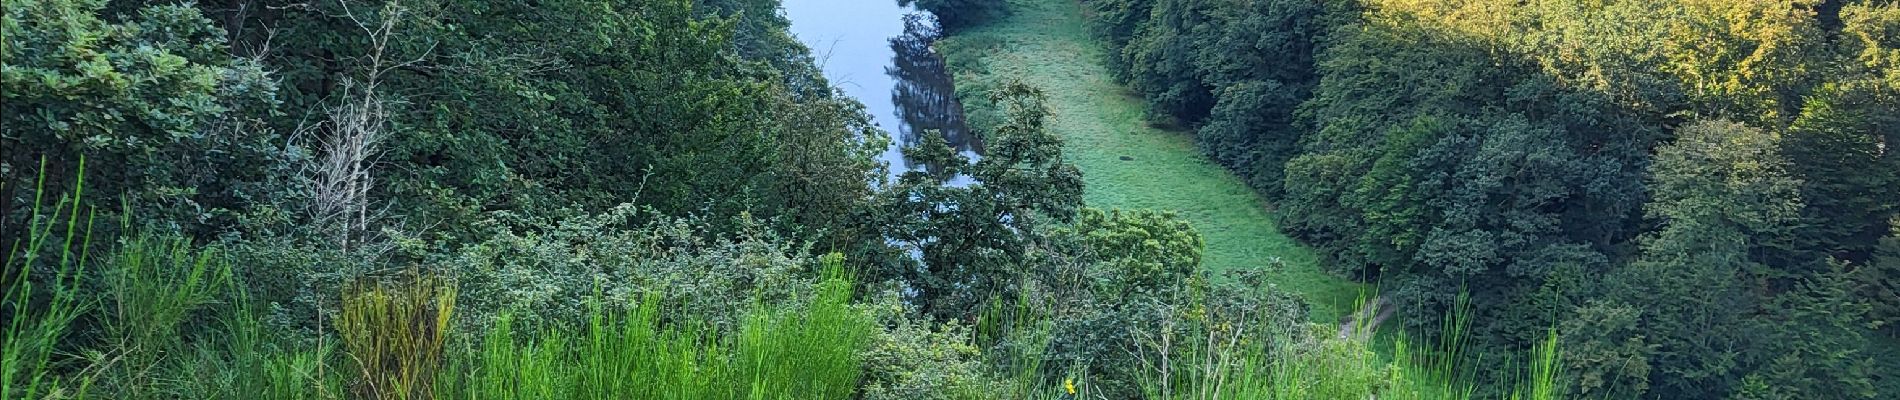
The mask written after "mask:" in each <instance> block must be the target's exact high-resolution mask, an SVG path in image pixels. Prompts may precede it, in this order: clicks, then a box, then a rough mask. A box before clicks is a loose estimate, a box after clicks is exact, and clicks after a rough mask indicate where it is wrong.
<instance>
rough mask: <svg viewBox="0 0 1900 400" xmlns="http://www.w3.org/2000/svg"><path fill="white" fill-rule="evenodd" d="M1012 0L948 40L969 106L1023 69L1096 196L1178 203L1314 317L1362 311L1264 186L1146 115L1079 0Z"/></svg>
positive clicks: (1350, 287) (1097, 199)
mask: <svg viewBox="0 0 1900 400" xmlns="http://www.w3.org/2000/svg"><path fill="white" fill-rule="evenodd" d="M1010 9H1011V13H1010V14H1009V15H1007V16H1004V17H1001V18H999V19H998V20H996V21H994V22H991V23H988V24H984V25H981V26H977V27H974V28H971V29H969V30H966V31H961V32H958V33H957V34H956V35H953V36H950V37H948V38H946V39H944V40H943V41H942V42H939V43H938V44H937V47H938V49H940V51H942V52H943V53H944V57H945V58H946V59H947V61H948V62H949V63H950V66H951V69H952V72H953V73H954V74H955V75H956V76H955V78H956V80H957V86H958V87H957V92H958V94H959V95H960V97H963V98H964V99H965V101H964V107H965V108H981V107H982V106H983V103H984V102H983V101H982V100H981V96H982V94H983V93H987V92H988V88H990V87H994V86H996V85H999V84H1001V83H1002V82H1006V81H1009V80H1012V79H1020V80H1023V81H1025V82H1027V83H1029V84H1031V85H1033V86H1037V87H1041V88H1043V89H1044V90H1045V91H1047V93H1048V95H1049V103H1048V104H1049V107H1050V108H1051V109H1053V111H1054V113H1055V117H1054V120H1053V122H1052V123H1051V127H1052V129H1053V130H1054V131H1055V132H1056V133H1057V134H1058V135H1060V136H1061V137H1062V138H1063V139H1064V140H1065V141H1066V143H1065V147H1064V148H1063V152H1064V154H1065V155H1066V156H1067V157H1068V158H1069V159H1070V160H1072V161H1073V162H1075V163H1076V165H1078V166H1079V167H1081V169H1082V173H1083V179H1084V182H1085V183H1086V184H1087V185H1088V186H1087V190H1086V192H1085V193H1084V199H1085V201H1086V202H1087V203H1088V204H1089V205H1090V206H1094V207H1101V208H1122V209H1143V208H1145V209H1157V210H1173V211H1175V212H1178V213H1180V215H1181V216H1182V217H1185V218H1186V219H1187V220H1188V221H1189V222H1190V223H1192V224H1193V225H1194V228H1195V229H1197V230H1199V231H1200V233H1201V234H1202V235H1204V236H1205V237H1206V240H1207V248H1206V249H1205V250H1204V253H1203V265H1204V266H1205V267H1207V268H1208V269H1210V270H1212V271H1214V272H1219V271H1224V270H1231V269H1239V268H1270V269H1271V270H1270V271H1271V272H1270V274H1269V276H1271V277H1273V278H1272V279H1270V281H1272V282H1276V283H1277V285H1278V286H1280V287H1281V288H1283V289H1286V290H1290V291H1293V292H1295V293H1299V294H1300V295H1302V296H1304V297H1305V298H1306V299H1307V300H1309V301H1310V302H1311V303H1312V304H1313V305H1314V306H1315V307H1314V310H1313V315H1312V317H1313V319H1314V320H1315V321H1334V320H1337V319H1338V317H1339V316H1342V315H1345V314H1347V313H1349V312H1351V307H1352V304H1353V302H1354V300H1355V299H1357V298H1359V297H1360V296H1362V295H1363V294H1364V291H1365V290H1366V287H1365V286H1363V285H1358V284H1355V283H1353V282H1351V281H1348V280H1345V279H1341V278H1339V277H1336V276H1332V275H1329V274H1328V273H1326V271H1325V268H1323V267H1322V266H1321V265H1320V260H1319V257H1318V255H1317V254H1315V253H1314V252H1313V251H1312V249H1310V248H1307V247H1305V246H1304V245H1302V244H1300V243H1299V242H1296V241H1294V240H1293V239H1292V238H1290V237H1287V236H1286V235H1285V234H1283V233H1281V232H1280V230H1279V228H1278V226H1277V225H1276V223H1275V221H1276V217H1275V215H1274V213H1273V210H1272V208H1271V206H1270V205H1269V204H1268V203H1267V202H1266V200H1265V199H1264V198H1262V197H1261V196H1260V194H1259V193H1257V192H1255V191H1254V190H1253V189H1251V188H1249V187H1247V185H1246V184H1245V183H1243V182H1242V181H1241V179H1240V178H1239V177H1237V176H1235V175H1234V174H1233V173H1232V172H1229V171H1227V170H1226V169H1224V168H1221V166H1220V165H1217V164H1214V163H1213V162H1210V161H1208V160H1207V159H1206V158H1205V157H1202V155H1201V153H1200V152H1199V151H1198V150H1197V149H1196V148H1195V146H1194V138H1193V137H1191V136H1190V135H1191V134H1190V133H1189V132H1186V131H1181V130H1173V129H1166V128H1162V127H1155V126H1150V124H1148V123H1147V122H1146V120H1145V119H1144V117H1143V113H1142V109H1143V106H1142V102H1141V99H1140V98H1138V97H1136V95H1135V94H1133V93H1131V92H1129V91H1128V90H1127V89H1126V88H1125V87H1123V86H1122V85H1121V84H1119V83H1117V82H1116V81H1115V77H1114V75H1113V74H1112V73H1111V72H1109V70H1108V68H1107V67H1106V66H1105V64H1104V63H1105V59H1104V57H1105V55H1104V54H1103V50H1102V48H1101V46H1100V45H1099V44H1098V43H1097V41H1096V39H1095V38H1094V37H1092V36H1091V35H1090V33H1089V31H1088V28H1087V26H1086V24H1085V21H1084V19H1083V15H1082V13H1083V9H1082V7H1081V6H1080V5H1079V4H1077V3H1075V2H1073V1H1069V0H1015V1H1012V2H1011V4H1010ZM986 113H988V111H985V110H981V109H973V110H971V114H972V119H973V122H974V123H976V124H978V125H979V126H981V124H983V120H984V118H985V117H986Z"/></svg>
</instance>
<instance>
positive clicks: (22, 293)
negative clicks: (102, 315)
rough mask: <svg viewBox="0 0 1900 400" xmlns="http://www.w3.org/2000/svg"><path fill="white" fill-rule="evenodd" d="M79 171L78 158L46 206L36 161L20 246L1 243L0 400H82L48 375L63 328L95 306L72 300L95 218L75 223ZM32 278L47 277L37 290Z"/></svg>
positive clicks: (81, 388)
mask: <svg viewBox="0 0 1900 400" xmlns="http://www.w3.org/2000/svg"><path fill="white" fill-rule="evenodd" d="M85 170H86V161H85V159H80V161H79V169H78V171H77V172H76V173H75V176H78V177H80V178H78V179H77V180H76V181H75V183H74V184H73V192H72V193H69V194H65V195H61V196H60V197H59V199H57V200H55V201H53V203H52V206H51V207H46V205H47V203H46V198H45V195H46V190H45V188H46V174H45V171H46V161H45V160H44V159H42V160H40V171H41V172H40V176H39V178H38V180H37V182H36V183H35V186H34V195H33V209H32V211H31V215H30V217H29V218H28V219H27V220H26V226H25V227H24V228H25V231H26V232H25V237H24V238H23V239H24V242H20V241H16V242H14V243H9V244H7V245H8V246H9V248H8V250H7V255H6V263H5V268H4V269H0V275H7V276H5V277H4V278H0V281H4V287H5V288H6V294H5V295H4V298H0V300H4V305H0V317H4V318H5V319H6V322H5V323H4V326H5V329H6V330H5V332H3V333H5V337H4V338H0V399H18V398H34V399H37V398H46V397H81V396H84V394H85V391H86V389H87V385H86V383H85V382H83V381H80V382H71V381H61V380H60V379H57V377H56V376H54V374H53V373H52V372H53V371H54V370H55V369H57V368H58V367H59V365H56V361H55V360H56V357H55V351H57V349H58V348H59V345H60V342H61V340H62V339H64V338H65V337H66V335H67V330H68V328H70V327H71V326H72V324H73V321H74V320H76V319H78V318H79V317H80V316H81V315H83V314H84V313H86V312H87V311H88V310H91V309H92V307H93V306H94V304H93V303H92V302H91V301H90V300H88V299H85V298H83V297H82V296H80V294H79V291H80V279H81V277H82V276H83V274H85V270H86V255H87V254H88V251H89V250H90V248H91V244H92V222H93V216H94V213H93V212H92V211H91V210H86V211H85V212H84V214H85V218H84V219H83V220H82V219H81V218H80V214H81V208H82V207H81V206H80V200H79V199H80V195H81V194H83V193H84V190H85V178H84V176H85ZM0 184H4V183H0ZM56 231H57V232H56ZM48 256H51V257H48ZM35 272H41V273H46V274H51V275H52V276H51V278H50V279H49V280H47V281H46V282H45V285H44V287H40V286H39V285H35V284H34V277H33V275H34V273H35Z"/></svg>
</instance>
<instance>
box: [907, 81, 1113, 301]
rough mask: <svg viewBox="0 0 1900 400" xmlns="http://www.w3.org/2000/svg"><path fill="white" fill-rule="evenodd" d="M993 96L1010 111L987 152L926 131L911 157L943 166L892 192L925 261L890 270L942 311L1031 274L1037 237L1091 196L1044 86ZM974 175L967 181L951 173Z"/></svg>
mask: <svg viewBox="0 0 1900 400" xmlns="http://www.w3.org/2000/svg"><path fill="white" fill-rule="evenodd" d="M990 101H991V102H993V103H994V105H995V106H997V107H1000V108H1002V109H1003V111H1004V120H1003V121H1002V122H1001V123H1000V124H999V125H998V126H996V127H995V128H994V129H993V130H992V131H990V132H987V133H986V134H985V135H984V138H985V139H986V143H985V149H986V150H987V152H986V153H985V154H984V156H983V158H982V159H981V160H978V161H976V162H974V163H972V162H970V161H969V160H968V159H967V158H965V157H963V156H962V155H961V154H959V153H957V152H956V151H955V150H953V149H951V148H950V147H949V146H948V145H946V144H945V143H944V141H943V138H942V135H937V134H934V133H927V134H925V135H923V136H924V139H923V140H924V141H923V143H922V144H921V145H919V146H913V147H910V148H906V149H905V155H906V157H908V158H910V159H912V160H916V161H918V162H919V163H922V164H924V165H933V166H938V168H927V169H923V170H913V171H910V172H906V173H904V175H903V176H902V177H900V178H899V179H898V182H897V184H896V186H895V187H893V188H892V189H890V190H888V191H886V192H885V193H884V195H883V200H882V201H883V203H882V204H883V205H882V206H881V209H882V210H884V211H882V213H883V216H882V218H885V219H884V220H883V222H880V224H881V225H883V226H886V227H887V228H888V229H890V231H889V232H888V233H887V236H888V237H889V238H891V239H892V240H896V241H899V242H902V243H904V244H905V245H906V246H907V247H908V248H910V249H912V250H914V251H916V252H917V254H918V255H920V256H921V257H920V259H921V261H922V263H923V265H922V266H921V267H911V266H908V265H899V266H896V267H894V268H895V269H896V270H893V271H885V272H884V275H886V276H885V277H886V278H895V279H902V280H904V281H905V282H907V283H908V284H909V285H910V286H911V289H914V290H915V292H916V297H917V301H918V302H919V303H921V304H923V305H924V307H925V310H926V311H928V312H930V313H932V314H933V315H936V316H938V317H944V318H949V317H959V316H966V315H970V314H971V313H974V312H976V311H977V310H980V309H981V308H979V307H977V305H980V304H981V303H982V302H984V301H987V300H988V299H991V298H993V297H997V296H1001V295H1006V294H1010V293H1012V292H1011V291H1010V290H1011V289H1012V288H1015V287H1017V282H1018V281H1019V279H1020V278H1022V277H1023V274H1024V273H1025V271H1026V270H1025V267H1026V264H1025V260H1026V258H1027V254H1028V253H1027V252H1028V250H1029V248H1030V247H1031V245H1032V244H1033V243H1035V242H1037V241H1040V240H1042V239H1041V237H1043V235H1045V234H1046V232H1045V229H1047V228H1046V227H1045V226H1044V225H1045V224H1047V223H1049V222H1066V221H1069V220H1071V219H1073V218H1074V217H1075V214H1076V211H1077V210H1078V209H1079V208H1080V207H1081V205H1082V174H1081V172H1080V170H1078V169H1076V167H1075V165H1074V164H1072V163H1070V162H1069V161H1068V160H1066V159H1064V158H1063V156H1062V140H1061V138H1059V137H1058V136H1056V134H1055V133H1054V132H1049V131H1048V128H1047V124H1048V118H1049V117H1050V114H1049V110H1048V108H1047V106H1046V105H1045V104H1044V101H1045V100H1044V95H1043V93H1042V91H1041V90H1039V89H1036V88H1033V87H1030V86H1028V85H1027V84H1023V83H1020V82H1012V83H1008V84H1005V85H1003V86H1002V87H1000V88H998V89H997V91H996V92H994V93H992V94H991V95H990ZM961 175H967V176H968V177H970V178H971V180H973V182H972V183H970V184H968V185H964V186H955V185H952V184H951V181H952V180H954V179H956V178H957V177H958V176H961Z"/></svg>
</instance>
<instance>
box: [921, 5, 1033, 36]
mask: <svg viewBox="0 0 1900 400" xmlns="http://www.w3.org/2000/svg"><path fill="white" fill-rule="evenodd" d="M897 4H900V5H903V6H905V7H912V6H915V7H917V8H918V9H920V10H924V11H929V12H930V13H931V14H934V15H936V16H937V23H939V24H941V25H943V28H944V30H946V31H951V32H955V31H958V30H962V29H965V28H969V27H973V26H977V25H982V24H983V23H985V22H989V21H990V20H993V19H996V18H997V17H1000V16H1003V15H1004V14H1007V13H1009V2H1008V1H1007V0H898V2H897Z"/></svg>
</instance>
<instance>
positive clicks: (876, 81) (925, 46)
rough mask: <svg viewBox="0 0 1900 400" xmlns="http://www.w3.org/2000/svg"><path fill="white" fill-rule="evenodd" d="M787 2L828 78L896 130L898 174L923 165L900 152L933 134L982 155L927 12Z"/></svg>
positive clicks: (819, 0)
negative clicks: (933, 45) (939, 52)
mask: <svg viewBox="0 0 1900 400" xmlns="http://www.w3.org/2000/svg"><path fill="white" fill-rule="evenodd" d="M784 7H785V15H786V17H787V18H789V19H791V21H792V33H793V34H794V35H797V36H798V40H800V41H802V42H804V43H805V46H807V47H810V48H811V51H812V56H813V57H814V58H816V59H817V61H818V65H819V66H820V67H821V68H822V69H824V72H825V78H827V79H829V80H830V81H831V84H832V85H834V86H837V87H838V88H840V89H842V90H844V92H845V94H848V95H850V96H851V97H855V98H857V99H858V101H860V102H863V103H864V107H865V109H866V111H868V112H870V114H871V117H872V118H874V120H875V121H876V122H877V125H878V126H879V127H882V128H883V129H884V130H885V131H887V132H890V133H891V138H892V139H893V140H892V143H891V148H889V149H885V151H884V155H883V159H884V161H885V162H888V163H890V166H891V175H892V176H893V177H895V176H897V175H899V174H902V173H904V172H905V171H910V170H914V169H920V168H925V166H923V165H918V164H917V163H914V162H911V161H910V160H907V159H905V158H904V155H903V152H902V151H901V150H900V149H902V146H906V145H910V144H915V143H918V142H921V141H922V138H923V136H922V135H924V134H926V133H928V132H939V133H940V134H942V135H943V137H944V140H945V141H946V142H949V143H950V145H951V146H952V147H955V148H956V149H957V150H958V151H960V152H962V153H963V155H964V156H966V157H970V158H971V159H975V158H976V157H978V155H979V154H981V153H982V151H983V148H982V147H983V146H982V143H981V142H980V140H978V139H977V138H976V137H975V135H973V134H971V133H970V131H969V129H967V128H965V126H964V123H963V107H962V105H960V104H958V103H957V99H956V87H955V86H954V85H952V83H951V80H950V74H949V72H947V71H945V70H944V63H943V58H942V57H939V56H938V55H937V53H936V51H935V50H933V49H932V48H931V46H930V45H931V42H933V41H935V40H936V38H937V37H938V35H939V33H938V30H937V26H936V23H935V20H934V19H933V18H931V17H930V15H929V13H928V12H924V11H918V10H914V9H911V8H910V7H903V6H899V5H898V4H897V0H785V2H784ZM966 179H967V178H959V179H958V180H959V181H963V180H966ZM962 183H967V182H954V183H953V184H962Z"/></svg>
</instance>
